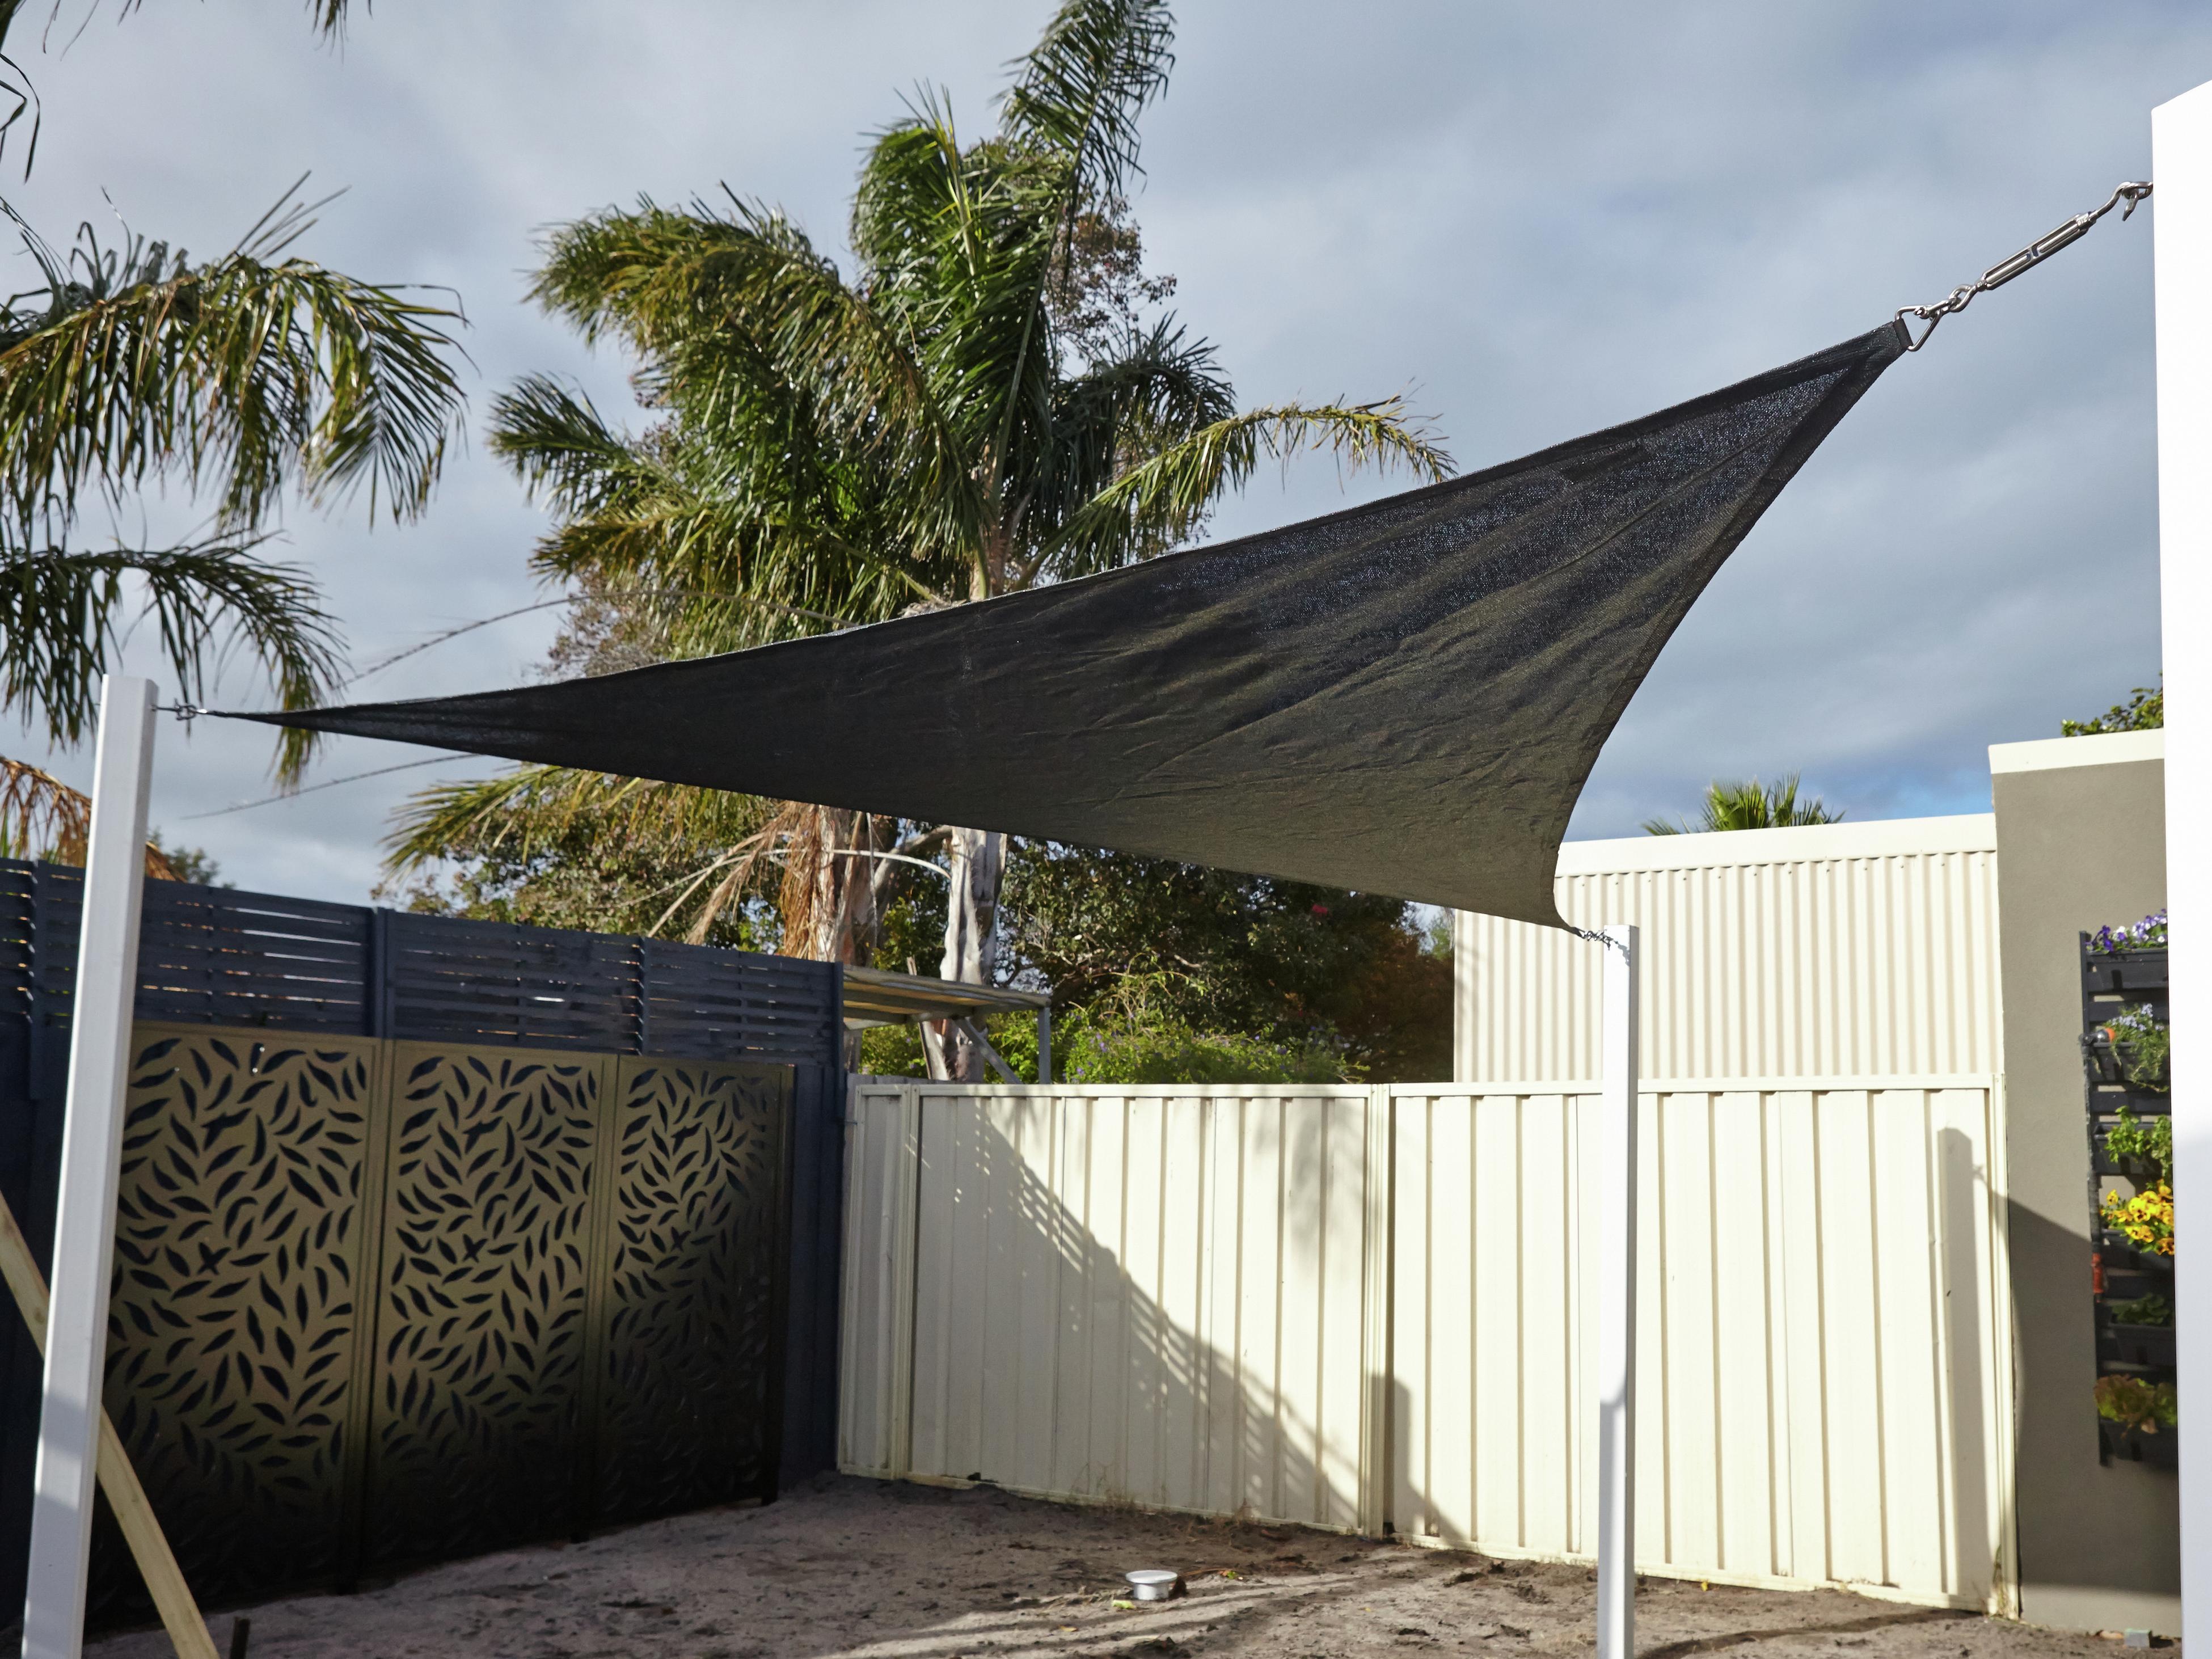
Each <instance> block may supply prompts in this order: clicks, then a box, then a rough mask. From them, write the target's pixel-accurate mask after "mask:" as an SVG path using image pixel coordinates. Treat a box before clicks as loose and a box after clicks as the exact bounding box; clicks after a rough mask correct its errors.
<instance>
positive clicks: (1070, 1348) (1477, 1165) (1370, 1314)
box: [843, 1076, 2011, 1607]
mask: <svg viewBox="0 0 2212 1659" xmlns="http://www.w3.org/2000/svg"><path fill="white" fill-rule="evenodd" d="M1596 1106H1597V1103H1596V1099H1595V1093H1594V1091H1591V1090H1590V1088H1589V1085H1569V1086H1567V1087H1565V1088H1557V1087H1548V1086H1547V1085H1544V1084H1541V1083H1537V1084H1528V1083H1522V1084H1510V1085H1507V1084H1501V1085H1492V1086H1489V1087H1486V1088H1483V1089H1480V1090H1476V1091H1468V1090H1463V1089H1459V1088H1456V1087H1454V1086H1451V1085H1397V1086H1395V1087H1391V1088H1383V1089H1376V1090H1366V1089H1316V1090H1297V1091H1285V1090H1281V1089H1273V1090H1260V1089H1212V1090H1189V1091H1176V1090H1129V1091H1121V1090H1114V1089H1107V1088H1087V1089H1080V1090H1076V1089H1055V1090H1040V1089H1036V1088H1013V1087H1007V1088H999V1087H981V1086H961V1085H943V1084H922V1083H903V1084H902V1083H899V1082H895V1081H890V1080H884V1079H868V1080H863V1081H862V1082H860V1084H859V1085H856V1087H855V1091H854V1097H853V1115H852V1123H851V1127H850V1131H849V1132H850V1133H851V1134H852V1136H853V1137H854V1142H853V1144H854V1148H855V1152H854V1157H853V1159H852V1161H851V1168H852V1171H853V1176H854V1189H853V1194H852V1197H851V1199H850V1200H849V1202H848V1218H849V1224H850V1227H851V1231H850V1234H849V1236H848V1250H847V1259H848V1263H849V1264H851V1273H852V1277H851V1278H850V1279H848V1308H847V1345H846V1352H847V1356H848V1365H847V1370H846V1372H845V1376H844V1390H843V1399H844V1423H845V1436H844V1442H843V1443H844V1462H845V1466H846V1467H847V1468H851V1469H854V1470H856V1471H860V1472H866V1473H873V1474H913V1475H915V1476H918V1477H922V1478H933V1479H951V1480H961V1479H967V1478H973V1477H978V1476H980V1477H981V1478H983V1479H986V1480H994V1481H997V1482H999V1483H1000V1484H1001V1485H1004V1486H1009V1487H1012V1488H1015V1489H1018V1490H1021V1491H1025V1492H1036V1493H1041V1494H1043V1495H1048V1496H1053V1497H1059V1498H1074V1499H1081V1500H1127V1501H1133V1502H1136V1503H1139V1504H1146V1505H1149V1506H1157V1507H1161V1508H1168V1509H1176V1510H1194V1511H1197V1512H1200V1513H1205V1514H1212V1515H1233V1514H1237V1513H1240V1512H1242V1513H1246V1514H1251V1515H1257V1516H1266V1517H1268V1518H1271V1519H1275V1520H1283V1521H1297V1522H1305V1523H1308V1524H1313V1525H1320V1526H1327V1527H1337V1528H1346V1529H1350V1528H1363V1529H1366V1530H1376V1531H1379V1530H1381V1529H1382V1528H1383V1526H1384V1524H1385V1523H1387V1524H1388V1526H1389V1528H1391V1529H1392V1530H1394V1531H1395V1533H1396V1534H1399V1535H1401V1536H1403V1537H1406V1538H1407V1539H1409V1540H1413V1541H1425V1542H1431V1543H1436V1544H1439V1545H1448V1546H1461V1547H1473V1548H1475V1549H1480V1550H1482V1551H1484V1552H1486V1553H1493V1554H1500V1555H1509V1556H1525V1557H1537V1558H1547V1559H1569V1560H1579V1559H1589V1555H1590V1552H1591V1550H1592V1548H1593V1544H1594V1536H1595V1532H1594V1528H1595V1502H1596V1484H1595V1483H1596V1470H1595V1417H1596V1401H1595V1394H1594V1372H1595V1352H1596V1350H1595V1343H1596V1327H1595V1319H1596V1277H1595V1276H1596V1267H1597V1262H1596V1250H1597V1240H1598V1225H1599V1217H1598V1215H1597V1214H1596V1212H1595V1204H1596V1188H1595V1182H1596V1178H1597V1161H1598V1152H1599V1148H1598V1146H1597V1145H1596V1144H1595V1139H1594V1136H1595V1113H1596ZM1640 1109H1641V1111H1642V1114H1643V1120H1642V1122H1643V1127H1642V1135H1643V1156H1642V1158H1641V1160H1640V1164H1639V1180H1640V1181H1641V1182H1642V1198H1641V1200H1640V1203H1641V1210H1640V1215H1639V1224H1640V1229H1641V1238H1640V1243H1639V1249H1640V1255H1639V1261H1640V1263H1641V1270H1640V1281H1639V1335H1640V1343H1639V1352H1638V1565H1639V1567H1640V1568H1641V1569H1642V1570H1644V1571H1658V1572H1663V1573H1668V1574H1673V1575H1679V1576H1687V1577H1704V1578H1711V1579H1716V1580H1719V1581H1722V1582H1729V1583H1749V1584H1768V1585H1786V1586H1808V1585H1823V1584H1825V1585H1840V1586H1845V1587H1849V1588H1852V1589H1862V1590H1867V1591H1870V1592H1872V1593H1875V1594H1878V1595H1887V1596H1892V1597H1895V1598H1899V1599H1902V1600H1906V1601H1917V1602H1923V1603H1928V1604H1930V1605H1943V1606H1957V1607H1988V1606H2002V1605H2003V1604H2004V1603H2005V1601H2006V1598H2007V1596H2008V1578H2007V1577H2006V1571H2005V1570H2004V1569H2003V1568H2002V1566H2001V1565H2000V1564H2001V1563H2002V1560H2003V1559H2004V1558H2005V1556H2006V1555H2007V1553H2008V1552H2007V1547H2006V1541H2005V1536H2004V1522H2003V1516H2004V1512H2005V1496H2004V1494H2005V1492H2006V1491H2007V1490H2008V1474H2007V1472H2006V1462H2007V1459H2008V1456H2009V1452H2008V1447H2009V1445H2010V1434H2011V1411H2010V1405H2009V1389H2008V1384H2007V1383H2006V1382H2005V1377H2006V1376H2007V1374H2008V1373H2007V1364H2008V1361H2007V1356H2008V1354H2009V1352H2010V1337H2009V1328H2008V1324H2007V1319H2008V1312H2007V1308H2006V1303H2005V1298H2004V1297H2002V1296H2001V1295H1999V1294H1996V1291H1995V1289H1994V1287H1996V1286H1997V1285H2001V1284H2002V1283H2003V1278H2002V1261H2001V1255H2002V1235H2001V1232H2000V1230H1999V1216H1998V1213H1997V1209H1996V1205H1995V1203H1994V1202H1993V1200H1992V1199H1991V1193H1992V1191H1993V1189H1994V1188H1995V1185H1996V1183H1995V1182H1994V1181H1993V1178H1992V1176H1991V1172H1990V1148H1991V1146H1992V1144H1993V1143H1992V1137H1993V1134H1994V1133H1995V1114H1996V1085H1995V1082H1994V1079H1990V1078H1988V1077H1986V1076H1984V1077H1981V1078H1971V1077H1966V1078H1960V1077H1922V1078H1891V1079H1856V1080H1854V1084H1853V1086H1848V1087H1829V1086H1823V1085H1820V1084H1817V1083H1814V1084H1811V1085H1799V1086H1795V1087H1790V1086H1784V1087H1765V1086H1752V1087H1730V1086H1729V1085H1725V1084H1722V1085H1714V1084H1711V1083H1710V1082H1704V1081H1694V1080H1693V1081H1692V1085H1691V1086H1687V1087H1685V1086H1682V1085H1680V1084H1678V1083H1669V1082H1665V1081H1662V1082H1658V1083H1656V1084H1654V1085H1651V1086H1650V1091H1648V1092H1646V1093H1645V1094H1644V1096H1643V1097H1642V1101H1641V1106H1640ZM1369 1492H1371V1493H1372V1497H1371V1498H1370V1499H1369V1500H1368V1503H1367V1504H1366V1505H1365V1506H1364V1507H1363V1504H1362V1495H1363V1494H1364V1493H1369Z"/></svg>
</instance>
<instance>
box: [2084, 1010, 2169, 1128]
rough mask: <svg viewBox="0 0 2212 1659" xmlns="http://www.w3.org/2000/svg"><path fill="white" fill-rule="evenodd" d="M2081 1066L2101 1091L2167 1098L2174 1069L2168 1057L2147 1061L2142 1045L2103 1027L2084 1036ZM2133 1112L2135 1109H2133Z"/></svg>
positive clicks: (2088, 1031) (2096, 1027)
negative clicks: (2171, 1072) (2167, 1089)
mask: <svg viewBox="0 0 2212 1659" xmlns="http://www.w3.org/2000/svg"><path fill="white" fill-rule="evenodd" d="M2081 1064H2082V1066H2083V1068H2084V1069H2085V1070H2086V1071H2087V1073H2088V1076H2089V1081H2090V1082H2091V1084H2093V1085H2096V1086H2097V1087H2099V1088H2100V1089H2103V1088H2113V1087H2118V1088H2121V1089H2124V1090H2126V1091H2128V1092H2129V1093H2130V1094H2139V1095H2153V1096H2156V1097H2159V1098H2160V1099H2164V1098H2165V1097H2166V1085H2167V1084H2168V1082H2169V1081H2170V1075H2169V1073H2170V1069H2171V1068H2170V1064H2169V1061H2168V1060H2167V1059H2166V1056H2165V1055H2163V1054H2160V1055H2159V1056H2158V1057H2157V1058H2156V1059H2155V1060H2148V1061H2147V1060H2145V1058H2144V1056H2143V1054H2142V1047H2141V1045H2140V1044H2138V1043H2136V1042H2131V1041H2130V1039H2129V1038H2128V1037H2127V1036H2125V1035H2124V1032H2121V1033H2116V1032H2114V1031H2113V1030H2112V1029H2110V1028H2109V1027H2107V1026H2103V1025H2093V1026H2091V1027H2090V1028H2089V1030H2087V1031H2085V1032H2083V1033H2082V1034H2081ZM2115 1109H2116V1108H2113V1107H2106V1110H2107V1111H2111V1110H2115ZM2129 1109H2130V1111H2132V1110H2134V1108H2133V1107H2132V1106H2130V1108H2129Z"/></svg>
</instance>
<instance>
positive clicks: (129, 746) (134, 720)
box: [23, 674, 154, 1659]
mask: <svg viewBox="0 0 2212 1659" xmlns="http://www.w3.org/2000/svg"><path fill="white" fill-rule="evenodd" d="M153 773H154V683H153V682H152V681H151V680H143V679H138V678H131V677H128V676H125V675H118V674H111V675H109V676H108V677H107V678H106V682H105V684H103V685H102V687H101V689H100V746H99V755H98V760H97V762H96V763H95V767H94V782H93V788H92V833H91V836H90V839H89V840H88V842H87V844H86V849H85V861H84V922H83V927H82V933H80V935H79V939H78V945H77V958H76V1009H75V1012H74V1013H73V1015H72V1016H71V1019H70V1069H69V1103H68V1115H67V1116H66V1117H65V1118H64V1122H63V1127H62V1173H61V1201H60V1205H59V1208H58V1212H57V1214H56V1218H55V1221H54V1271H53V1289H52V1302H51V1310H50V1311H49V1313H48V1315H47V1324H46V1393H45V1397H44V1399H43V1401H42V1403H41V1404H40V1411H39V1461H38V1468H37V1473H36V1474H35V1475H34V1476H33V1488H32V1489H33V1499H32V1509H31V1553H30V1589H29V1593H28V1595H27V1597H26V1599H25V1601H24V1607H23V1655H24V1659H78V1656H79V1655H80V1654H81V1653H82V1651H83V1648H84V1593H85V1556H86V1553H87V1551H88V1548H89V1547H90V1544H91V1538H92V1492H93V1481H94V1474H95V1472H96V1470H97V1468H98V1464H97V1449H98V1446H99V1441H100V1374H101V1372H102V1370H104V1369H105V1368H106V1359H107V1281H108V1274H109V1272H110V1271H111V1269H112V1265H113V1260H114V1255H115V1188H116V1181H117V1171H116V1166H117V1164H118V1162H119V1160H120V1158H121V1157H122V1149H123V1093H124V1088H125V1085H126V1084H127V1082H128V1081H129V1078H130V1065H131V1002H132V1000H133V994H134V993H135V991H136V989H137V982H138V911H139V903H140V899H141V896H142V894H143V885H144V881H145V874H146V794H147V789H148V787H149V784H150V783H151V782H152V780H153Z"/></svg>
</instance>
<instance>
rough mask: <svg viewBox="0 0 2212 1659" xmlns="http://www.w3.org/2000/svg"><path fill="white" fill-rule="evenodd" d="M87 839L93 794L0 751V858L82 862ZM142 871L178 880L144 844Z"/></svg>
mask: <svg viewBox="0 0 2212 1659" xmlns="http://www.w3.org/2000/svg"><path fill="white" fill-rule="evenodd" d="M91 838H92V797H91V796H89V795H88V794H86V793H84V792H83V791H82V789H72V788H70V786H69V785H67V784H65V783H64V782H63V781H61V780H60V779H59V778H58V777H56V776H55V775H53V774H52V773H51V772H45V771H41V770H40V769H39V768H37V767H35V766H33V765H31V764H30V763H28V762H26V761H19V760H9V759H8V758H6V757H4V756H0V858H13V859H47V860H52V862H54V863H56V864H78V865H81V864H82V863H83V862H84V857H85V848H86V846H87V844H88V842H90V840H91ZM146 873H147V874H148V875H149V876H151V877H152V878H154V879H155V880H156V881H181V880H183V879H184V878H183V877H182V876H181V875H179V873H178V871H177V867H176V866H174V865H173V864H171V863H170V862H169V859H168V855H167V854H165V853H163V852H162V851H161V848H160V846H159V845H157V844H156V843H155V842H147V843H146Z"/></svg>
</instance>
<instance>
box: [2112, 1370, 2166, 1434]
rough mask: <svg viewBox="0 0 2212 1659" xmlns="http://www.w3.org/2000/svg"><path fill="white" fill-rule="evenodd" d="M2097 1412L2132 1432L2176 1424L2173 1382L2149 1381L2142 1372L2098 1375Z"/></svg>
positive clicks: (2146, 1432)
mask: <svg viewBox="0 0 2212 1659" xmlns="http://www.w3.org/2000/svg"><path fill="white" fill-rule="evenodd" d="M2097 1415H2098V1416H2100V1417H2101V1418H2103V1419H2105V1420H2106V1422H2107V1423H2117V1424H2118V1425H2120V1426H2121V1427H2122V1428H2124V1429H2125V1430H2127V1431H2129V1432H2130V1433H2131V1434H2156V1433H2157V1432H2158V1431H2159V1430H2160V1429H2161V1428H2168V1429H2170V1428H2172V1426H2173V1425H2174V1391H2173V1384H2172V1383H2147V1382H2145V1381H2144V1380H2143V1379H2142V1377H2140V1376H2100V1377H2099V1378H2098V1379H2097Z"/></svg>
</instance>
